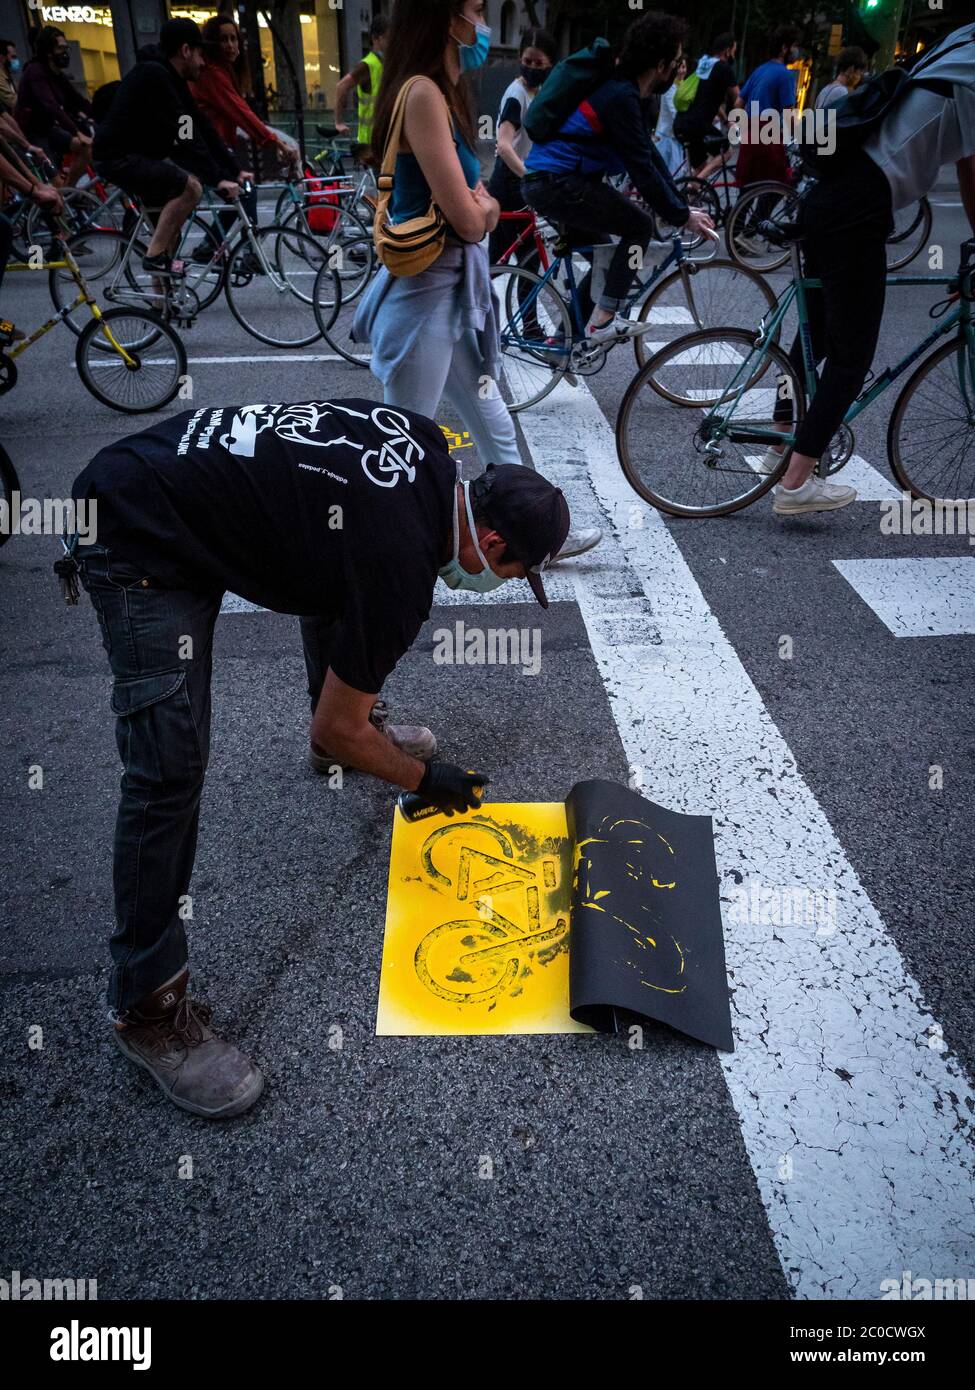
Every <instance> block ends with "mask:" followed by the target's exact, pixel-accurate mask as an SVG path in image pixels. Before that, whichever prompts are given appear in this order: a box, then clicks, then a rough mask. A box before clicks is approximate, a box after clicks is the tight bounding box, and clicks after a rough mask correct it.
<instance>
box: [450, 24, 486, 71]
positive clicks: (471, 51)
mask: <svg viewBox="0 0 975 1390" xmlns="http://www.w3.org/2000/svg"><path fill="white" fill-rule="evenodd" d="M467 22H468V24H474V32H475V35H476V37H475V39H474V42H473V43H461V42H460V40H459V39H458V40H457V46H458V48H459V49H460V70H461V72H470V71H471V70H472V69H473V68H479V67H480V66H481V64H482V63H483V62H485V60H486V59H487V56H488V49H489V48H490V47H491V26H490V24H477V23H475V22H474V21H473V20H471V19H469V20H468V21H467Z"/></svg>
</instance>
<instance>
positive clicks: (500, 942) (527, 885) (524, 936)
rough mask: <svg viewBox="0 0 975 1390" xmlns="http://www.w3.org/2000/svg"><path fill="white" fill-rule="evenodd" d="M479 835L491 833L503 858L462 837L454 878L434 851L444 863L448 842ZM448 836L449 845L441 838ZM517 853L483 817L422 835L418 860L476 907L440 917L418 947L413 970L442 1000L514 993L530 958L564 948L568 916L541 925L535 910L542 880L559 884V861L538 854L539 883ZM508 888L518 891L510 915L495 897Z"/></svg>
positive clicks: (549, 885)
mask: <svg viewBox="0 0 975 1390" xmlns="http://www.w3.org/2000/svg"><path fill="white" fill-rule="evenodd" d="M476 834H486V835H488V836H490V837H491V838H492V839H493V840H494V842H495V844H494V846H493V848H496V849H499V850H500V857H499V855H498V854H497V853H488V852H486V851H485V850H483V849H481V848H478V847H476V846H475V845H472V844H470V843H461V845H460V851H459V854H458V859H457V870H456V879H451V878H450V877H449V876H448V875H447V874H446V873H445V872H444V871H443V869H442V868H440V867H439V866H438V864H437V862H436V858H440V859H441V862H443V861H444V860H445V859H446V857H447V856H446V849H447V848H450V849H453V848H455V847H456V838H455V837H458V836H459V837H461V839H462V840H468V841H469V840H470V838H471V837H472V836H473V835H476ZM452 838H453V843H452V844H447V843H445V842H450V841H451V839H452ZM435 855H436V858H435ZM514 855H515V850H514V845H513V844H512V842H511V840H510V839H509V838H508V836H506V835H505V834H504V833H503V832H502V831H500V830H498V829H497V827H496V826H493V825H490V824H489V823H487V822H484V821H478V822H471V823H467V824H463V825H445V826H440V827H439V829H437V830H435V831H433V833H432V834H431V835H430V836H428V838H427V839H426V841H425V842H424V845H423V850H422V853H421V863H422V865H423V869H424V872H425V873H426V875H427V876H428V877H429V878H430V879H431V880H432V881H433V883H434V884H435V885H436V886H437V888H438V889H439V890H440V891H441V892H443V891H445V890H447V891H449V890H453V894H452V895H453V896H454V897H455V899H456V901H457V902H463V903H469V904H471V905H472V906H475V907H476V909H477V916H476V917H458V918H454V919H452V920H451V921H448V922H441V923H440V925H439V926H436V927H434V928H433V930H432V931H429V932H428V933H427V934H426V936H424V938H423V939H422V941H421V942H420V944H419V945H418V946H417V948H416V953H415V955H414V965H415V968H416V973H417V977H418V978H419V980H420V981H421V983H422V984H423V985H425V986H426V988H427V989H429V990H430V991H431V993H433V994H436V995H438V996H439V997H440V998H441V999H446V1000H448V1001H449V1002H451V1003H457V1004H468V1003H475V1002H476V1003H484V1002H485V1001H490V1000H492V999H496V998H497V997H498V996H499V995H501V994H503V993H506V992H511V993H515V992H517V987H518V986H517V982H518V979H519V976H521V975H522V974H523V972H525V971H526V970H527V969H530V968H531V962H537V963H538V964H540V965H544V964H547V963H548V961H549V960H551V959H552V958H553V957H554V956H555V955H556V954H557V953H558V952H559V951H560V950H561V949H562V948H563V944H564V938H565V936H566V933H567V932H568V929H569V923H568V918H567V917H562V916H559V917H558V918H557V919H556V922H555V925H554V926H551V927H544V928H543V926H542V923H541V913H540V887H541V888H544V889H545V890H552V889H554V888H555V887H556V886H557V884H558V860H557V859H555V858H552V857H545V858H543V859H542V860H541V863H540V865H539V868H540V871H541V885H540V884H539V881H538V880H539V875H538V874H537V873H535V872H533V871H532V870H531V869H526V868H523V867H522V866H521V865H519V864H516V863H514V862H513V861H514ZM511 893H514V894H516V895H517V898H516V901H515V907H514V908H510V907H509V908H508V911H509V912H510V913H511V915H510V916H506V915H505V914H504V913H502V912H499V911H498V909H497V907H496V906H495V899H496V898H497V897H498V895H499V894H511ZM519 898H520V902H519V901H518V899H519ZM506 906H507V903H506ZM518 908H520V909H521V911H517V910H516V909H518ZM516 918H518V919H521V920H515V919H516Z"/></svg>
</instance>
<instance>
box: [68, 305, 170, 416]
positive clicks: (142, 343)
mask: <svg viewBox="0 0 975 1390" xmlns="http://www.w3.org/2000/svg"><path fill="white" fill-rule="evenodd" d="M109 334H110V335H111V338H112V339H114V340H115V343H117V344H119V346H120V347H122V348H124V349H125V352H126V353H127V355H128V356H129V358H130V361H129V362H126V360H125V358H124V357H123V356H122V355H121V353H120V352H119V351H117V349H116V348H115V347H114V345H113V344H112V342H111V339H110V338H109ZM106 345H107V347H106ZM75 362H76V364H77V367H78V375H79V376H80V377H81V380H82V381H83V382H84V384H85V386H86V387H87V388H88V390H89V391H90V392H91V394H92V395H93V396H94V397H95V399H96V400H99V401H101V402H102V404H103V405H108V406H111V408H112V409H113V410H120V411H122V412H123V413H124V414H126V415H140V414H142V412H143V411H147V410H160V409H162V407H163V406H164V405H168V404H169V402H170V401H171V400H172V399H173V397H174V396H175V395H176V393H177V391H178V390H179V388H180V386H181V385H182V384H183V382H184V381H185V379H186V349H185V348H184V346H183V344H182V342H181V341H180V339H179V337H178V336H177V334H176V333H175V331H174V330H173V329H172V328H170V326H169V324H168V323H164V322H163V321H162V319H161V318H159V317H158V316H157V315H156V314H152V313H150V312H149V311H148V310H147V309H137V308H133V309H123V308H118V309H109V310H108V311H107V312H106V313H104V314H102V316H101V318H100V319H92V320H91V322H90V323H89V325H88V327H87V328H86V329H85V331H84V332H83V333H82V335H81V337H80V338H79V339H78V346H77V348H76V350H75Z"/></svg>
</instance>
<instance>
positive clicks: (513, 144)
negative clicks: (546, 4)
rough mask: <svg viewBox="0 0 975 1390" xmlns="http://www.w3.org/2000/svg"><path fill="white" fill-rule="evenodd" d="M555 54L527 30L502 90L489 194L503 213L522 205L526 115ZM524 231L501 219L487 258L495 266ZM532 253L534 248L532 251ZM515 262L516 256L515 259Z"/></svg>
mask: <svg viewBox="0 0 975 1390" xmlns="http://www.w3.org/2000/svg"><path fill="white" fill-rule="evenodd" d="M557 55H558V50H557V48H556V46H555V40H554V39H553V38H552V36H551V34H549V33H548V32H547V31H546V30H545V29H526V30H525V32H524V33H523V34H522V36H521V44H520V45H519V52H518V64H519V73H518V76H517V77H516V78H515V79H514V81H513V82H511V83H509V84H508V86H507V87H506V88H505V91H504V95H503V96H502V98H501V107H500V110H499V113H498V124H497V132H498V144H497V150H498V152H497V158H496V159H495V161H494V170H493V172H492V174H491V178H490V181H489V183H488V192H489V193H490V194H491V196H492V198H496V199H497V200H498V207H499V208H500V209H501V211H502V212H517V211H518V210H519V209H521V208H524V206H525V195H524V193H523V192H522V191H521V181H522V179H523V178H524V177H525V160H526V158H527V157H528V151H529V150H530V149H531V147H532V142H531V140H530V139H529V137H528V132H527V131H526V130H525V112H526V111H527V110H528V108H529V106H530V105H531V102H532V99H533V97H534V96H535V93H536V92H537V91H538V89H539V87H540V86H541V85H542V83H543V82H544V81H545V79H546V77H547V76H548V74H549V73H550V72H551V71H552V66H553V64H554V63H555V59H556V57H557ZM523 228H524V222H522V221H516V220H513V219H503V220H502V221H500V222H499V223H498V225H497V227H495V229H494V231H493V232H492V233H491V238H490V241H489V242H488V257H489V259H490V261H491V264H492V265H494V264H495V263H496V262H497V261H498V260H499V259H500V258H501V256H503V255H504V253H505V251H507V249H508V247H509V246H510V245H511V243H512V242H513V241H515V240H516V239H517V237H518V234H519V232H521V231H522V230H523ZM531 250H532V252H534V247H532V248H531ZM515 259H516V260H517V257H516V258H515Z"/></svg>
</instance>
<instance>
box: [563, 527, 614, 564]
mask: <svg viewBox="0 0 975 1390" xmlns="http://www.w3.org/2000/svg"><path fill="white" fill-rule="evenodd" d="M602 538H603V533H602V531H600V529H599V527H598V526H593V527H590V528H589V529H588V530H586V531H570V532H569V534H568V535H567V536H566V538H565V542H564V544H563V546H562V549H561V550H560V551H559V553H558V555H556V556H555V559H554V560H552V561H550V563H551V564H553V565H554V564H555V562H556V560H571V559H572V557H573V556H574V555H583V554H585V552H586V551H587V550H592V548H593V546H596V545H598V544H599V542H600V541H601V540H602Z"/></svg>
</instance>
